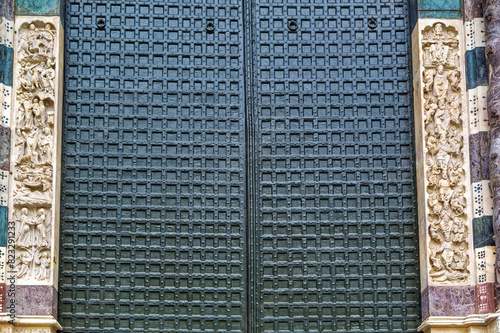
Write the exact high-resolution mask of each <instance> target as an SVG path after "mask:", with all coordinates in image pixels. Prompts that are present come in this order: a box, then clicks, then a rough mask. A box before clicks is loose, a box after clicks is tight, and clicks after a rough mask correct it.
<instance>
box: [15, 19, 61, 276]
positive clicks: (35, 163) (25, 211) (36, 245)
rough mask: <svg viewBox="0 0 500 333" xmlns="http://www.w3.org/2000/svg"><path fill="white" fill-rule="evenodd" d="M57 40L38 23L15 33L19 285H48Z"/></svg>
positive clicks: (51, 29) (51, 28)
mask: <svg viewBox="0 0 500 333" xmlns="http://www.w3.org/2000/svg"><path fill="white" fill-rule="evenodd" d="M55 40H56V29H55V27H54V26H53V25H52V24H51V23H44V22H42V21H38V20H37V21H34V22H31V23H23V24H22V25H21V26H20V28H19V30H18V32H17V44H16V52H17V60H16V75H15V76H16V80H17V81H16V86H15V89H16V113H15V115H14V116H15V117H14V124H15V127H14V135H13V146H12V147H13V151H12V156H13V160H14V169H13V192H12V204H13V213H12V218H13V220H14V221H15V222H16V245H15V246H16V266H17V267H16V268H17V277H18V279H19V280H21V281H22V280H30V281H33V280H35V281H42V282H47V281H49V279H50V274H51V273H50V272H51V258H52V248H51V232H52V223H51V222H52V221H51V217H52V213H51V212H52V209H53V207H52V205H53V184H54V165H53V156H54V155H55V152H54V147H55V145H54V112H55V110H54V104H55V98H56V97H55V90H54V87H55V79H56V58H55V50H54V48H55Z"/></svg>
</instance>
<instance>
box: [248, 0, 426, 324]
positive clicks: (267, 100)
mask: <svg viewBox="0 0 500 333" xmlns="http://www.w3.org/2000/svg"><path fill="white" fill-rule="evenodd" d="M255 2H256V5H255V9H254V17H255V19H254V21H253V29H254V38H255V44H254V45H252V50H253V52H254V58H253V59H254V64H255V68H254V77H253V82H254V84H253V86H254V88H255V90H254V93H255V94H254V96H255V98H254V100H255V105H254V109H253V110H254V111H255V123H254V124H253V125H254V127H255V135H254V136H253V137H254V138H255V139H254V141H253V142H252V146H253V147H255V148H254V149H255V150H254V151H253V154H254V155H253V156H254V157H255V160H256V161H257V162H256V164H255V165H254V166H253V168H254V169H255V170H256V177H255V180H254V186H256V187H257V189H258V190H257V191H256V196H255V197H254V198H253V199H254V200H255V204H253V205H252V204H251V205H250V206H253V207H255V211H254V214H255V215H256V218H255V219H254V220H253V222H252V223H253V224H252V225H251V229H255V231H254V235H255V238H254V239H252V240H251V241H253V242H255V244H254V248H253V249H252V252H256V253H258V255H255V257H254V258H255V264H253V265H252V266H251V269H252V270H253V273H252V275H251V276H255V277H256V278H255V279H253V280H252V282H253V285H254V288H253V290H256V291H258V292H256V293H254V294H253V297H254V299H255V301H254V302H252V304H254V308H253V311H251V314H250V316H252V318H253V322H254V323H255V325H257V327H258V329H256V330H255V331H256V332H261V331H264V332H304V331H306V332H409V331H416V327H417V325H418V323H419V313H420V310H419V305H418V301H419V299H420V297H419V285H418V281H419V277H418V275H417V267H418V258H417V236H416V235H417V230H416V210H415V200H414V198H415V189H414V169H413V153H412V151H413V149H412V119H411V107H410V105H411V97H410V96H411V87H410V64H409V61H410V60H409V59H410V54H411V53H410V45H409V22H408V17H409V15H408V7H407V4H406V2H404V1H397V0H396V1H384V2H382V1H327V0H323V1H322V0H318V1H298V2H297V1H282V0H256V1H255ZM372 20H373V21H372ZM369 26H371V28H370V27H369ZM250 160H251V161H252V160H253V159H250Z"/></svg>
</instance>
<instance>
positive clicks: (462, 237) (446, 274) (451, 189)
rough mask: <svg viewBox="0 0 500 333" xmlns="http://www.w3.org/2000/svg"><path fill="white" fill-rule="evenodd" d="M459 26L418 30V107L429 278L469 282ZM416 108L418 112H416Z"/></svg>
mask: <svg viewBox="0 0 500 333" xmlns="http://www.w3.org/2000/svg"><path fill="white" fill-rule="evenodd" d="M460 43H462V41H461V40H460V37H459V32H458V29H457V28H456V27H454V26H447V25H446V24H444V23H441V22H436V23H434V24H431V25H424V26H423V29H422V30H421V39H420V44H421V45H420V48H421V49H420V52H421V58H420V59H421V64H420V71H421V73H419V74H420V75H421V87H422V90H421V93H422V96H420V97H421V98H420V112H422V113H423V114H422V116H421V122H422V124H417V126H419V125H420V126H422V138H420V140H423V143H420V144H423V154H422V157H421V158H422V159H423V161H422V163H423V173H424V175H423V176H425V201H426V202H425V215H426V216H425V219H426V229H427V230H426V231H427V247H428V249H427V251H428V253H427V260H428V261H429V262H428V266H427V267H428V270H427V272H428V275H429V279H430V282H433V283H434V284H463V283H470V282H472V278H471V267H470V265H471V260H473V258H472V257H471V255H470V250H471V249H472V243H471V242H470V237H471V232H472V230H471V228H470V219H471V216H469V215H470V214H469V207H470V202H469V201H470V198H469V190H468V189H467V187H468V186H469V187H470V183H469V180H468V179H469V176H468V170H467V165H468V159H467V154H468V153H467V151H466V147H465V142H466V138H467V131H468V128H467V124H468V122H467V118H466V117H467V112H466V106H465V105H464V103H463V98H464V90H463V89H464V86H463V84H464V77H463V71H462V69H461V68H462V66H463V64H462V63H461V62H462V61H463V60H462V56H461V54H460V50H461V49H460V47H459V44H460ZM416 112H418V111H416Z"/></svg>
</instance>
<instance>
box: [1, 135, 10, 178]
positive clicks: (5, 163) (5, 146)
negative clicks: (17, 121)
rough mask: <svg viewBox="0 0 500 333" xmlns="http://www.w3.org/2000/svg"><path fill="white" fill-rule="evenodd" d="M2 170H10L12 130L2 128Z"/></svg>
mask: <svg viewBox="0 0 500 333" xmlns="http://www.w3.org/2000/svg"><path fill="white" fill-rule="evenodd" d="M0 170H5V171H9V170H10V128H8V127H3V126H0Z"/></svg>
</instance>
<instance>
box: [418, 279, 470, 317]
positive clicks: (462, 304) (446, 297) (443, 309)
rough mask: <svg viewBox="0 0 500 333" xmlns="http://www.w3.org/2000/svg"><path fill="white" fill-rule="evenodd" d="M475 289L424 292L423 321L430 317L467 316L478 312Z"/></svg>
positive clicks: (443, 289) (432, 288) (447, 289)
mask: <svg viewBox="0 0 500 333" xmlns="http://www.w3.org/2000/svg"><path fill="white" fill-rule="evenodd" d="M474 289H475V288H474V287H473V286H467V287H458V286H453V287H452V286H450V287H444V286H442V287H433V286H430V287H428V288H427V289H425V290H424V291H423V292H422V305H421V306H422V320H425V319H426V318H428V317H429V316H467V315H469V314H472V313H474V312H475V310H476V297H475V290H474Z"/></svg>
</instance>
